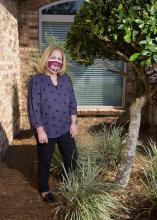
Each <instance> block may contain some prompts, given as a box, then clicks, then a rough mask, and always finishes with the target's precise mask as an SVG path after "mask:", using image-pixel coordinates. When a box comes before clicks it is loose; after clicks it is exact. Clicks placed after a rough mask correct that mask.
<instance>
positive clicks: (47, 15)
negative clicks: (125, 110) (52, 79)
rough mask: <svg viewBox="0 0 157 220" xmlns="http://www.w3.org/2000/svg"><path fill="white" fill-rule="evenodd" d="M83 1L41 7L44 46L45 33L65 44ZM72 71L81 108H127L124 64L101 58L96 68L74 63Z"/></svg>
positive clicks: (72, 62)
mask: <svg viewBox="0 0 157 220" xmlns="http://www.w3.org/2000/svg"><path fill="white" fill-rule="evenodd" d="M82 2H83V1H82V0H81V1H76V0H75V1H69V0H62V1H56V2H53V3H50V4H48V5H46V6H44V7H42V8H40V10H39V38H40V43H41V44H42V43H44V42H45V33H47V34H48V35H49V36H55V37H56V38H57V39H59V40H61V41H64V40H65V39H66V37H67V33H68V31H69V29H70V27H71V25H72V23H73V21H74V15H75V14H76V13H77V11H78V10H79V8H80V6H81V4H82ZM71 69H72V72H73V84H74V90H75V94H76V98H77V102H78V105H79V106H118V107H121V106H123V105H124V101H123V100H124V96H123V93H124V92H123V91H124V78H123V76H121V75H119V74H118V73H117V72H118V71H119V70H123V69H124V63H123V62H121V61H117V60H115V61H110V60H102V59H97V60H95V62H94V64H93V65H91V66H89V67H85V66H84V65H79V64H77V63H76V62H75V61H71Z"/></svg>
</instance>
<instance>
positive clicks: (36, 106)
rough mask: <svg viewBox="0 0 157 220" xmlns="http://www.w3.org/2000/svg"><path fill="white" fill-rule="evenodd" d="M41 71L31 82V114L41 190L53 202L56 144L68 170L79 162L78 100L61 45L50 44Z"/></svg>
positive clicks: (43, 195)
mask: <svg viewBox="0 0 157 220" xmlns="http://www.w3.org/2000/svg"><path fill="white" fill-rule="evenodd" d="M38 70H39V73H38V74H36V75H35V76H34V77H33V78H32V79H31V81H30V84H29V91H28V116H29V121H30V124H31V127H32V129H33V131H34V135H35V137H36V141H37V153H38V179H39V192H40V194H41V197H42V199H43V200H44V201H46V202H52V201H53V200H54V198H53V194H52V192H50V190H49V184H48V181H49V169H50V164H51V159H52V155H53V152H54V148H55V144H56V143H57V144H58V147H59V150H60V152H61V154H62V157H63V162H64V166H65V169H66V170H67V171H68V170H69V169H71V170H72V169H74V168H75V165H76V159H77V151H76V144H75V139H74V137H75V136H76V135H77V133H78V129H77V103H76V99H75V95H74V91H73V88H72V83H71V80H70V78H69V76H68V75H67V74H66V73H65V71H66V58H65V54H64V51H63V50H62V49H61V48H59V47H52V46H49V47H47V48H46V49H45V50H44V52H43V55H42V57H41V59H40V61H39V68H38Z"/></svg>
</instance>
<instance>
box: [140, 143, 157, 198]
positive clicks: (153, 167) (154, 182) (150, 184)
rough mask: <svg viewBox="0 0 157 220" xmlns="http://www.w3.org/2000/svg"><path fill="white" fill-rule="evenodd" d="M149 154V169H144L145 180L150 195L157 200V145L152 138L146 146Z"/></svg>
mask: <svg viewBox="0 0 157 220" xmlns="http://www.w3.org/2000/svg"><path fill="white" fill-rule="evenodd" d="M145 151H146V155H147V161H146V162H147V163H148V166H147V169H145V170H144V174H145V177H146V182H143V184H144V186H145V189H146V193H147V195H148V197H149V198H150V199H151V200H152V201H155V202H157V146H156V143H155V142H154V141H153V140H152V139H150V141H149V143H148V145H147V146H146V147H145Z"/></svg>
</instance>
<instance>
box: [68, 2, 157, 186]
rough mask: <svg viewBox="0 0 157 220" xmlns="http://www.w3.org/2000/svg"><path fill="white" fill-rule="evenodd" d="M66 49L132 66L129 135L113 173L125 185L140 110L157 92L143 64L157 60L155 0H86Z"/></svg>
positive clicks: (85, 59) (81, 57) (82, 57)
mask: <svg viewBox="0 0 157 220" xmlns="http://www.w3.org/2000/svg"><path fill="white" fill-rule="evenodd" d="M67 48H68V49H69V50H70V52H71V54H72V56H73V58H74V59H76V60H77V61H78V62H81V63H84V64H92V63H93V60H94V59H95V58H98V57H101V58H109V59H120V60H123V61H124V62H126V63H129V64H130V65H131V67H132V70H133V73H132V76H131V77H132V79H133V81H134V85H135V91H134V97H133V100H132V103H131V106H130V124H129V135H128V140H127V144H126V146H125V154H124V158H123V161H122V163H121V164H120V167H119V172H118V174H117V182H118V183H119V184H120V185H122V186H126V185H127V183H128V181H129V177H130V173H131V169H132V165H133V160H134V157H135V152H136V145H137V139H138V135H139V128H140V123H141V111H142V108H143V106H144V105H145V104H146V102H147V101H148V100H149V99H150V98H151V97H152V96H153V95H154V94H155V92H156V91H157V86H156V83H152V82H154V81H155V78H157V77H156V76H155V75H153V76H152V75H151V74H150V77H148V74H146V67H150V68H151V66H152V65H153V64H155V63H156V62H157V2H156V0H115V1H113V0H86V1H85V3H84V4H83V6H82V7H81V9H80V12H79V13H78V14H77V16H76V17H75V21H74V24H73V26H72V28H71V30H70V32H69V35H68V39H67ZM150 72H151V71H149V72H148V73H150ZM124 74H125V75H127V73H124Z"/></svg>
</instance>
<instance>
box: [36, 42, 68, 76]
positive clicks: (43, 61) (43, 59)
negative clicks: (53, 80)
mask: <svg viewBox="0 0 157 220" xmlns="http://www.w3.org/2000/svg"><path fill="white" fill-rule="evenodd" d="M53 50H58V51H60V52H61V53H62V57H63V66H62V68H61V70H60V71H59V74H60V75H63V74H64V73H65V71H66V67H67V64H66V57H65V53H64V51H63V49H62V48H61V47H58V46H48V47H47V48H46V49H45V50H44V52H43V54H42V56H41V58H40V61H39V65H38V71H39V72H40V73H43V74H45V73H46V68H47V67H46V66H47V65H46V63H47V60H48V58H49V56H50V54H51V53H52V51H53Z"/></svg>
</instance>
